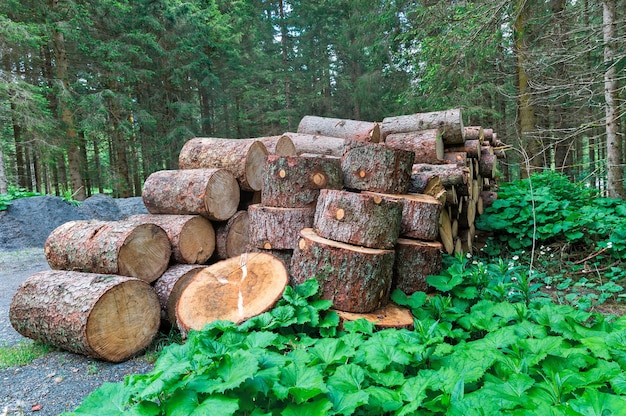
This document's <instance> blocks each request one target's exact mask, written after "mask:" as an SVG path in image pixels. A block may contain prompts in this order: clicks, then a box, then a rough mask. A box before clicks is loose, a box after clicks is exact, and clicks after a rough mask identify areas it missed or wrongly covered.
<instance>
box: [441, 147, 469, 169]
mask: <svg viewBox="0 0 626 416" xmlns="http://www.w3.org/2000/svg"><path fill="white" fill-rule="evenodd" d="M443 159H444V160H445V161H447V162H449V163H453V164H456V165H457V166H468V165H469V163H468V160H467V152H451V151H448V150H446V152H445V153H444V154H443Z"/></svg>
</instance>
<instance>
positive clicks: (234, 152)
mask: <svg viewBox="0 0 626 416" xmlns="http://www.w3.org/2000/svg"><path fill="white" fill-rule="evenodd" d="M268 153H269V152H268V151H267V148H266V147H265V145H264V144H263V143H261V142H260V141H258V140H256V139H220V138H215V137H196V138H193V139H191V140H189V141H187V143H185V145H184V146H183V148H182V149H181V150H180V155H179V157H178V167H179V168H180V169H199V168H205V169H206V168H212V169H216V168H221V169H226V170H228V171H229V172H230V173H232V174H233V176H235V178H236V179H237V182H238V183H239V186H240V187H241V189H243V190H245V191H260V190H261V185H262V178H263V168H264V166H265V158H266V157H267V155H268Z"/></svg>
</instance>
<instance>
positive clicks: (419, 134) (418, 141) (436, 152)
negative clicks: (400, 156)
mask: <svg viewBox="0 0 626 416" xmlns="http://www.w3.org/2000/svg"><path fill="white" fill-rule="evenodd" d="M385 144H386V145H387V146H388V147H391V148H393V149H401V150H408V151H409V152H413V153H415V159H414V160H413V163H414V164H415V163H438V162H439V161H441V160H443V157H444V148H443V140H442V139H441V130H439V129H428V130H420V131H414V132H409V133H394V134H389V135H388V136H387V138H386V139H385Z"/></svg>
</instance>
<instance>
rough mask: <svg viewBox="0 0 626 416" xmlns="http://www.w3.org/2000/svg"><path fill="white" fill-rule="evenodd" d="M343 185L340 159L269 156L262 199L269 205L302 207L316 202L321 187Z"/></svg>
mask: <svg viewBox="0 0 626 416" xmlns="http://www.w3.org/2000/svg"><path fill="white" fill-rule="evenodd" d="M342 186H343V177H342V171H341V160H340V159H336V158H331V159H328V158H321V157H298V156H268V158H267V162H266V165H265V173H264V175H263V187H262V190H261V202H262V204H263V205H264V206H268V207H283V208H302V207H306V206H309V205H311V204H313V205H314V204H315V202H316V201H317V197H318V196H319V193H320V189H323V188H327V189H341V188H342ZM309 226H310V225H309ZM298 231H299V230H298Z"/></svg>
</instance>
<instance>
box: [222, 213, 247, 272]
mask: <svg viewBox="0 0 626 416" xmlns="http://www.w3.org/2000/svg"><path fill="white" fill-rule="evenodd" d="M249 224H250V215H249V213H248V211H243V210H242V211H237V212H236V213H235V215H233V216H232V217H230V219H229V220H228V221H224V222H217V223H215V258H216V259H218V260H225V259H228V258H230V257H235V256H239V255H240V254H243V253H245V252H246V250H247V249H248V243H249V242H250V232H249V230H250V225H249Z"/></svg>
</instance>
